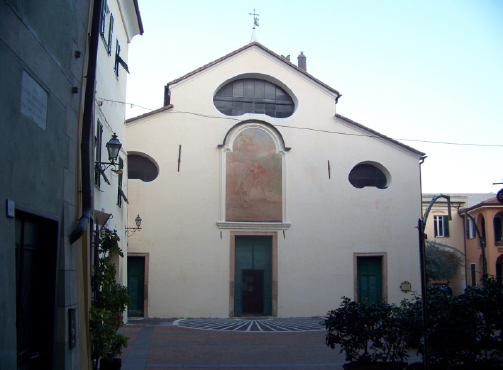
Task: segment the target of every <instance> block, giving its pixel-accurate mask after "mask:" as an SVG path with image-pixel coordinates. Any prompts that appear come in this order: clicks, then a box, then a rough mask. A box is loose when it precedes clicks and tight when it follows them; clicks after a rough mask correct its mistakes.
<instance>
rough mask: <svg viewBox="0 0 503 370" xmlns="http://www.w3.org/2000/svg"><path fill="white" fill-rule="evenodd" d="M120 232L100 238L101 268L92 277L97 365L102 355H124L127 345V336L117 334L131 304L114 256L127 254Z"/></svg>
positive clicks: (105, 231)
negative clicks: (121, 281)
mask: <svg viewBox="0 0 503 370" xmlns="http://www.w3.org/2000/svg"><path fill="white" fill-rule="evenodd" d="M119 240H120V239H119V237H118V235H117V232H116V231H115V230H114V231H110V230H106V229H105V230H104V235H103V237H102V238H101V240H100V248H99V254H100V258H99V261H98V269H97V270H96V269H95V273H94V274H93V278H92V287H93V293H94V297H95V299H94V301H93V302H92V304H91V309H90V312H89V313H90V322H89V326H90V331H91V336H92V348H93V350H92V358H93V361H94V367H95V368H96V367H97V365H98V360H99V359H100V358H108V359H111V358H113V357H116V356H118V355H120V353H121V351H122V349H123V348H125V347H127V338H126V337H125V336H123V335H121V334H118V333H117V330H118V329H119V325H120V317H121V316H122V314H123V312H124V310H125V309H126V306H127V305H128V304H129V301H130V299H129V295H128V290H127V288H126V287H125V286H122V285H120V284H117V283H116V281H115V277H116V275H117V269H116V267H115V265H114V264H113V262H112V261H111V257H112V255H113V254H116V255H118V256H120V257H124V254H123V253H122V250H121V249H120V247H119Z"/></svg>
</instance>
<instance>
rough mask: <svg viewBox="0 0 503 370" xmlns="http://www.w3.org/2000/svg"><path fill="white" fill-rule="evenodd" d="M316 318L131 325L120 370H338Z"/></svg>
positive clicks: (334, 353) (340, 360)
mask: <svg viewBox="0 0 503 370" xmlns="http://www.w3.org/2000/svg"><path fill="white" fill-rule="evenodd" d="M321 321H322V319H320V318H292V319H277V318H249V319H204V320H203V319H183V320H162V319H161V320H155V319H148V320H129V322H128V324H127V325H125V326H124V327H122V328H120V329H119V331H120V333H121V334H123V335H125V336H127V337H128V338H129V341H128V347H127V348H126V349H125V350H124V351H123V353H122V356H121V357H122V359H123V365H122V370H133V369H134V370H145V369H146V370H160V369H186V368H191V369H208V368H226V369H241V370H243V369H256V368H262V369H278V368H285V367H300V368H306V369H309V370H322V369H330V370H340V369H342V364H343V363H344V356H343V355H341V354H339V353H338V352H339V351H338V350H332V349H330V348H328V347H327V346H326V345H325V333H324V331H323V328H322V327H321V325H320V324H319V323H320V322H321Z"/></svg>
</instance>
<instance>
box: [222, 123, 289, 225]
mask: <svg viewBox="0 0 503 370" xmlns="http://www.w3.org/2000/svg"><path fill="white" fill-rule="evenodd" d="M226 167H227V171H226V174H227V179H226V181H227V184H226V189H227V194H226V212H225V215H226V217H225V219H226V221H241V222H281V221H282V220H283V215H282V209H283V207H282V204H283V202H282V200H283V196H282V158H281V155H280V154H279V153H276V146H275V144H274V141H273V139H272V137H271V136H270V135H269V134H268V133H267V132H266V131H264V130H261V129H259V128H248V129H245V130H243V131H242V132H241V133H239V134H238V136H237V137H236V139H235V140H234V143H233V146H232V151H231V152H228V153H227V158H226Z"/></svg>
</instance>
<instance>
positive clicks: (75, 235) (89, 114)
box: [70, 0, 102, 244]
mask: <svg viewBox="0 0 503 370" xmlns="http://www.w3.org/2000/svg"><path fill="white" fill-rule="evenodd" d="M101 4H102V0H94V7H93V18H92V25H91V38H90V46H89V60H88V64H87V76H86V95H85V100H84V117H83V122H82V143H81V144H80V153H81V158H82V159H81V169H82V208H83V212H82V216H81V217H80V220H79V222H78V224H77V226H76V227H75V229H74V230H73V231H72V233H71V235H70V244H73V243H75V242H76V241H77V240H78V239H79V238H80V237H81V236H82V235H83V234H84V232H85V231H86V228H87V225H88V224H89V220H90V219H91V212H92V209H93V192H92V191H93V187H92V173H91V168H92V163H91V162H92V161H91V148H92V142H91V137H92V136H91V133H92V128H93V109H94V92H95V85H96V60H97V55H98V41H99V36H100V16H101Z"/></svg>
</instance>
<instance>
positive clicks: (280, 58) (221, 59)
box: [166, 41, 342, 97]
mask: <svg viewBox="0 0 503 370" xmlns="http://www.w3.org/2000/svg"><path fill="white" fill-rule="evenodd" d="M254 46H256V47H259V48H260V49H262V50H264V51H266V52H267V53H269V54H270V55H272V56H273V57H275V58H277V59H278V60H280V61H281V62H283V63H285V64H286V65H288V66H289V67H291V68H293V69H295V70H297V71H298V72H300V73H302V74H303V75H305V76H306V77H308V78H310V79H311V80H313V81H314V82H316V83H318V84H319V85H321V86H323V87H324V88H326V89H327V90H329V91H331V92H333V93H335V94H337V96H338V97H340V96H342V95H341V93H339V92H338V91H337V90H336V89H334V88H333V87H330V86H328V85H327V84H325V83H323V82H321V81H320V80H318V79H317V78H316V77H314V76H312V75H310V74H309V73H307V72H306V71H304V70H303V69H302V68H299V67H297V66H296V65H295V64H293V63H292V62H290V61H289V60H288V59H286V58H285V57H283V56H281V55H278V54H276V53H275V52H274V51H272V50H270V49H268V48H266V47H265V46H264V45H262V44H261V43H259V42H258V41H253V42H250V43H249V44H247V45H245V46H243V47H242V48H239V49H237V50H234V51H233V52H230V53H229V54H227V55H224V56H223V57H221V58H218V59H217V60H214V61H213V62H210V63H208V64H205V65H204V66H202V67H199V68H197V69H195V70H193V71H192V72H189V73H187V74H185V75H183V76H182V77H179V78H177V79H175V80H173V81H171V82H168V83H167V84H166V86H169V85H173V84H176V83H178V82H180V81H183V80H185V79H187V78H189V77H191V76H194V75H196V74H198V73H199V72H202V71H204V70H205V69H208V68H210V67H212V66H214V65H216V64H218V63H220V62H222V61H224V60H226V59H229V58H230V57H232V56H234V55H237V54H239V53H240V52H242V51H244V50H247V49H250V48H252V47H254Z"/></svg>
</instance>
